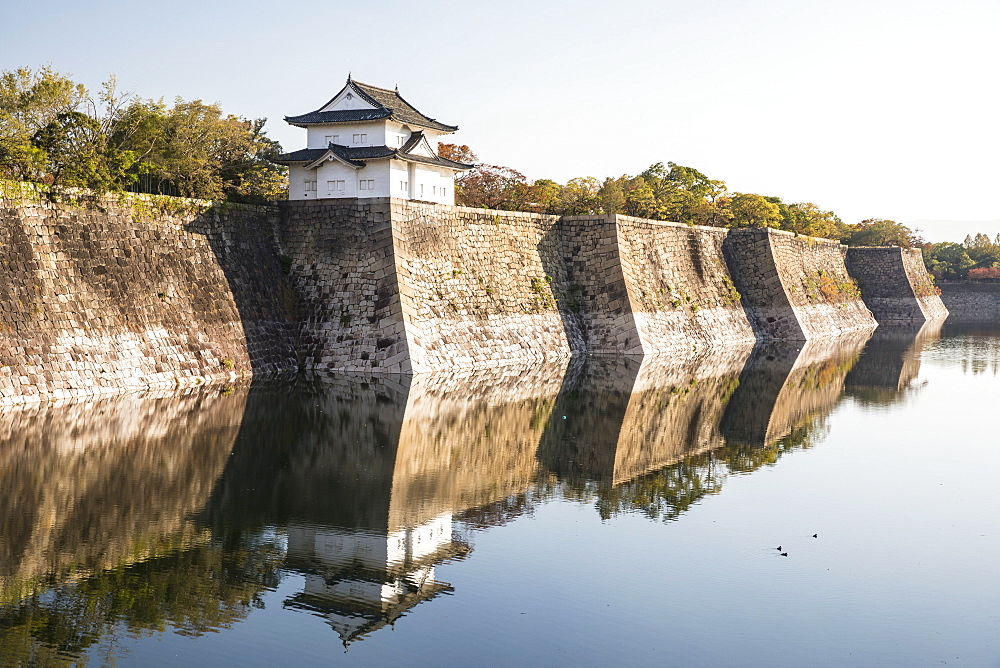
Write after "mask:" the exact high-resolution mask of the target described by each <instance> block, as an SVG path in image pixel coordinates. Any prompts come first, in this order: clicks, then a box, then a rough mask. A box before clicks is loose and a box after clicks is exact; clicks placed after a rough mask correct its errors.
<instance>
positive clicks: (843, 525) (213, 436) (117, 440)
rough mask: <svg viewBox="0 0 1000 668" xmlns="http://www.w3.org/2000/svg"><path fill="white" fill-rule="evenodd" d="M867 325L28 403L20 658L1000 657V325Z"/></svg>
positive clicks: (4, 646) (0, 544)
mask: <svg viewBox="0 0 1000 668" xmlns="http://www.w3.org/2000/svg"><path fill="white" fill-rule="evenodd" d="M868 336H869V335H868V334H867V333H865V334H860V335H857V336H848V337H841V338H840V339H839V340H837V342H831V341H825V342H812V343H808V344H802V343H797V344H796V343H780V344H779V343H775V344H771V345H767V346H758V347H756V348H753V347H750V346H744V347H740V346H730V347H728V348H725V349H724V350H723V352H714V353H711V354H709V353H705V352H697V351H694V352H692V353H691V354H690V355H689V356H687V357H683V356H672V357H670V358H667V359H664V358H651V357H647V358H643V359H641V360H639V359H626V358H622V357H617V358H611V357H608V358H589V359H579V358H574V359H572V360H569V359H564V360H561V361H558V362H556V363H552V364H542V365H535V366H524V367H506V368H500V369H495V370H488V371H479V372H468V373H465V374H464V375H445V374H438V373H434V374H426V375H420V376H416V377H410V376H394V375H384V376H361V375H349V374H331V375H327V376H320V377H304V376H299V377H296V378H286V379H271V380H267V381H255V382H254V383H252V384H249V385H243V384H239V383H236V384H232V385H216V386H211V387H201V388H192V389H187V390H183V391H163V392H158V393H153V394H145V395H138V394H126V395H123V396H119V397H112V398H106V399H100V400H92V401H67V402H64V403H48V404H46V403H42V404H32V405H26V406H20V407H12V408H6V409H4V410H3V411H0V663H2V664H4V665H10V664H19V663H20V664H42V665H48V664H53V663H55V664H58V663H72V662H76V661H83V662H85V663H89V664H93V665H101V664H111V663H117V664H122V665H166V664H169V665H178V664H188V665H208V664H234V663H239V664H250V665H274V664H290V663H294V664H299V665H303V664H304V665H317V664H323V665H327V664H331V663H343V664H362V665H372V664H376V665H384V664H389V663H393V664H404V665H441V664H445V663H447V664H458V665H481V664H489V665H510V664H519V665H522V664H523V665H552V664H569V663H572V664H582V665H612V664H621V665H653V664H657V665H663V664H677V665H738V664H752V665H764V664H771V665H788V666H792V665H796V666H800V665H830V666H841V665H940V664H943V663H950V664H958V665H983V666H985V665H996V664H997V662H998V661H1000V603H998V601H1000V584H998V581H997V578H996V576H995V564H996V563H998V562H1000V531H998V530H997V519H996V518H997V517H998V516H1000V512H998V511H1000V486H998V485H996V484H995V480H994V478H995V474H996V471H997V470H1000V453H998V451H997V449H996V447H995V440H996V436H995V434H996V427H995V396H996V392H997V391H998V389H1000V374H998V372H1000V328H994V329H990V328H988V327H976V326H972V325H965V326H957V325H955V326H953V325H945V326H944V327H943V328H941V325H940V323H938V324H929V325H926V326H924V327H923V328H922V329H919V330H918V329H915V328H910V329H893V328H888V327H880V328H879V329H878V330H876V331H875V333H874V335H872V336H871V338H868ZM779 546H780V547H779Z"/></svg>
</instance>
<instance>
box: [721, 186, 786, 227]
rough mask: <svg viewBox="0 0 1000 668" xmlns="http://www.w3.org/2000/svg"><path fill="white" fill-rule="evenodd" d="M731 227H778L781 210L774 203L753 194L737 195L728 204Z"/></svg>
mask: <svg viewBox="0 0 1000 668" xmlns="http://www.w3.org/2000/svg"><path fill="white" fill-rule="evenodd" d="M729 208H730V210H731V211H732V212H733V221H732V226H733V227H775V228H776V227H779V226H780V224H781V220H782V217H781V210H780V209H779V208H778V205H777V204H775V203H774V202H770V201H768V200H767V199H766V198H764V197H762V196H761V195H754V194H753V193H737V194H736V195H735V196H734V197H733V199H732V201H731V202H730V204H729Z"/></svg>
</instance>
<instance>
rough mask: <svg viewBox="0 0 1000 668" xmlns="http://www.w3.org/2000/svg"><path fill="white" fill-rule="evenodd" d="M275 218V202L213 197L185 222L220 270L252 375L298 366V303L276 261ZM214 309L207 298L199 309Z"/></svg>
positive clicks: (190, 277) (195, 277)
mask: <svg viewBox="0 0 1000 668" xmlns="http://www.w3.org/2000/svg"><path fill="white" fill-rule="evenodd" d="M279 220H280V211H279V210H278V208H277V207H269V206H250V205H233V204H227V203H225V202H216V203H213V204H212V205H211V206H210V207H209V208H208V209H207V210H205V211H204V212H202V213H199V214H198V215H196V216H195V217H194V219H193V220H191V221H190V222H189V223H188V224H187V225H186V226H185V228H186V229H187V231H189V232H191V233H193V234H201V235H204V237H205V239H206V240H207V241H208V244H209V246H210V247H211V249H212V252H213V253H214V254H215V258H216V261H217V262H218V265H219V268H220V269H222V271H223V273H224V274H225V277H226V281H227V283H228V286H229V290H230V292H231V293H232V299H233V302H234V303H235V305H236V310H237V311H238V313H239V317H238V319H237V320H236V321H235V322H236V323H237V324H238V325H239V326H241V327H242V329H243V334H244V337H245V338H246V347H247V356H248V358H249V359H248V361H249V363H250V366H251V369H252V371H253V374H254V375H258V374H270V373H274V372H276V371H281V370H289V369H295V368H297V367H298V359H297V355H298V352H299V349H300V346H299V340H298V338H299V337H298V328H299V324H300V323H299V321H300V313H299V304H298V298H297V295H296V293H295V289H294V287H293V286H292V282H291V280H290V279H289V277H288V275H287V270H286V269H284V268H283V267H282V264H281V262H282V261H281V255H280V252H279V250H278V243H277V237H276V234H277V228H278V224H279ZM192 269H193V268H192ZM203 280H204V279H203V278H202V277H201V276H199V275H198V274H197V273H196V272H194V271H191V272H190V274H189V275H188V276H187V281H188V282H189V283H190V284H191V285H197V284H198V283H199V282H200V281H203ZM181 289H183V288H181ZM216 308H218V305H217V304H215V303H210V304H204V305H203V309H202V310H203V311H204V312H205V313H208V314H210V313H212V312H213V311H214V310H215V309H216Z"/></svg>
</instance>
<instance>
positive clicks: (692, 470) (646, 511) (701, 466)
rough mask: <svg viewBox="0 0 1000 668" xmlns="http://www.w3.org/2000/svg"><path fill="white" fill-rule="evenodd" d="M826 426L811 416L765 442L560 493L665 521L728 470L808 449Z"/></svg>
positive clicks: (605, 509) (719, 482)
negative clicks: (623, 480)
mask: <svg viewBox="0 0 1000 668" xmlns="http://www.w3.org/2000/svg"><path fill="white" fill-rule="evenodd" d="M827 431H828V429H827V426H826V420H825V418H815V419H813V418H810V419H807V420H805V421H803V422H801V423H799V424H797V425H796V426H795V427H793V428H792V431H791V432H790V433H788V434H786V435H785V436H782V437H781V438H779V439H777V440H776V441H773V442H771V443H768V444H766V445H750V444H747V443H732V444H726V445H724V446H723V447H721V448H718V449H716V450H712V451H710V452H705V453H701V454H697V455H693V456H691V457H688V458H686V459H684V460H682V461H680V462H677V463H676V464H672V465H670V466H667V467H665V468H663V469H660V470H659V471H656V472H654V473H648V474H646V475H643V476H640V477H638V478H636V479H634V480H630V481H628V482H626V483H624V484H621V485H602V484H596V483H591V484H589V485H588V484H580V483H577V484H575V485H567V486H566V487H565V488H564V496H565V497H566V498H569V499H572V500H575V501H591V500H592V501H593V502H594V504H595V508H596V509H597V512H598V513H599V514H600V515H601V518H602V519H609V518H610V517H613V516H615V515H618V514H620V513H629V512H636V513H641V514H643V515H645V516H646V517H648V518H649V519H653V520H656V519H662V520H663V521H664V522H670V521H673V520H676V519H678V518H679V517H680V516H681V515H683V514H684V513H685V512H687V511H688V510H690V509H691V507H692V506H694V505H696V504H697V503H698V502H699V501H701V500H702V499H703V498H704V497H706V496H708V495H711V494H718V493H719V492H721V491H722V486H723V484H724V483H725V481H726V478H727V477H728V476H729V475H734V474H743V473H752V472H754V471H756V470H758V469H760V468H762V467H764V466H774V465H775V464H776V463H777V461H778V460H779V459H780V458H781V457H782V456H783V455H785V454H787V453H789V452H792V451H794V450H805V449H808V448H811V447H812V446H813V445H815V444H816V443H818V442H819V441H821V440H822V439H823V438H824V437H825V436H826V433H827Z"/></svg>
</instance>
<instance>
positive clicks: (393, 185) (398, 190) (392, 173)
mask: <svg viewBox="0 0 1000 668" xmlns="http://www.w3.org/2000/svg"><path fill="white" fill-rule="evenodd" d="M409 178H410V177H409V174H408V170H407V169H406V163H405V162H403V161H402V160H389V191H390V192H391V193H392V194H391V195H390V197H398V198H400V199H409V198H410V194H409V190H408V189H407V188H402V187H401V186H400V181H403V182H408V181H409Z"/></svg>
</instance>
